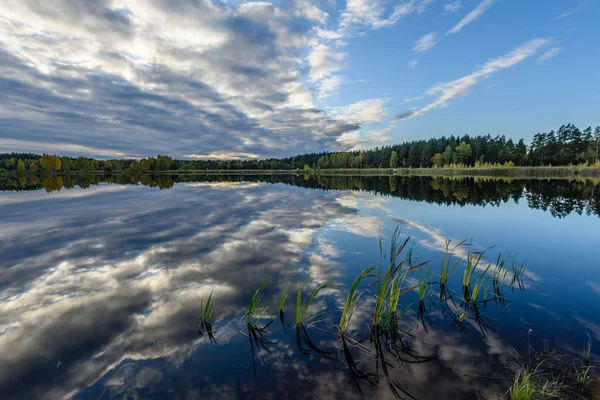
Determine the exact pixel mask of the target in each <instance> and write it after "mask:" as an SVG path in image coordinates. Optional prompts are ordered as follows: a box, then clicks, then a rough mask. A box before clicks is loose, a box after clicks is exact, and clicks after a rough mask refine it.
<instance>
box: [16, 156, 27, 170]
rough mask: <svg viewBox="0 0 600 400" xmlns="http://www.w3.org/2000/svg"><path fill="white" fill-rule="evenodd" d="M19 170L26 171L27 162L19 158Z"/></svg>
mask: <svg viewBox="0 0 600 400" xmlns="http://www.w3.org/2000/svg"><path fill="white" fill-rule="evenodd" d="M17 171H19V172H25V163H24V162H23V160H21V159H19V161H18V163H17Z"/></svg>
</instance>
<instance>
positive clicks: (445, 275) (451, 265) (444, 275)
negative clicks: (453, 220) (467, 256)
mask: <svg viewBox="0 0 600 400" xmlns="http://www.w3.org/2000/svg"><path fill="white" fill-rule="evenodd" d="M450 244H451V242H450V240H448V239H446V251H445V252H444V254H442V268H441V272H440V301H445V300H447V299H448V298H449V291H448V287H447V285H448V279H449V278H450V276H452V274H453V273H454V271H456V268H458V266H459V265H460V262H461V261H462V258H460V257H456V260H454V259H453V257H454V252H455V251H456V249H457V248H459V247H460V246H462V245H464V244H465V241H464V240H463V241H461V242H458V244H456V245H455V246H454V247H453V248H452V250H450Z"/></svg>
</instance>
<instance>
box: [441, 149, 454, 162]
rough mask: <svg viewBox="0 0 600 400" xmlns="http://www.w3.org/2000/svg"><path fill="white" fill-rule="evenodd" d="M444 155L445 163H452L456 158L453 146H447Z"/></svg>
mask: <svg viewBox="0 0 600 400" xmlns="http://www.w3.org/2000/svg"><path fill="white" fill-rule="evenodd" d="M442 156H443V158H444V165H450V164H452V160H453V159H454V150H453V149H452V146H450V145H448V146H446V150H444V153H443V154H442Z"/></svg>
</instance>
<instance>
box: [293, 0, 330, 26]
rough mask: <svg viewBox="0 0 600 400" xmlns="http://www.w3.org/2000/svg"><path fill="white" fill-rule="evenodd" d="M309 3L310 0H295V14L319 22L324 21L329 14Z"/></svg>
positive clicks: (322, 22)
mask: <svg viewBox="0 0 600 400" xmlns="http://www.w3.org/2000/svg"><path fill="white" fill-rule="evenodd" d="M311 3H312V2H311V1H310V0H296V15H298V16H302V17H304V18H306V19H308V20H311V21H315V22H318V23H320V24H324V23H326V22H327V20H328V19H329V14H327V13H326V12H325V11H323V10H321V9H320V8H319V7H317V6H315V5H314V4H311Z"/></svg>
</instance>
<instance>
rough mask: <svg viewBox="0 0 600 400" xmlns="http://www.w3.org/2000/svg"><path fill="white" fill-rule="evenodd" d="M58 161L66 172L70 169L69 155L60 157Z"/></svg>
mask: <svg viewBox="0 0 600 400" xmlns="http://www.w3.org/2000/svg"><path fill="white" fill-rule="evenodd" d="M60 163H61V164H62V169H63V171H65V172H68V171H70V170H71V159H70V158H69V157H62V158H61V159H60Z"/></svg>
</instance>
